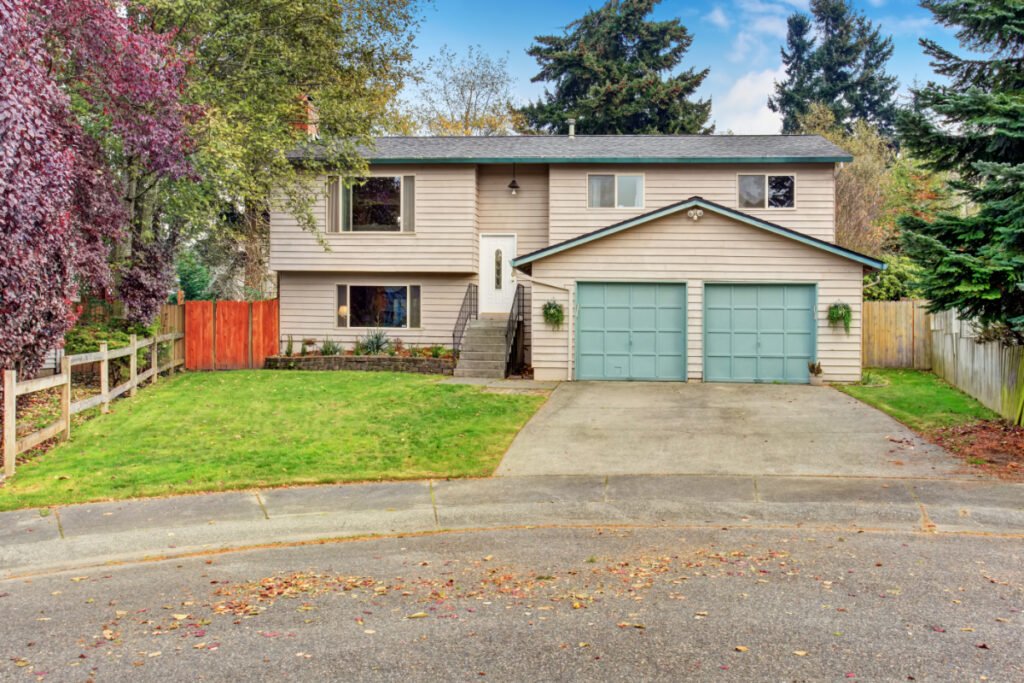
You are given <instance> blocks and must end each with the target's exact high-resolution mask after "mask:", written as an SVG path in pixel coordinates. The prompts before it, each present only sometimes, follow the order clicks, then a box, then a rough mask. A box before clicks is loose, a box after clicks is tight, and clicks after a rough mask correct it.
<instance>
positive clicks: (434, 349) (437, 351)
mask: <svg viewBox="0 0 1024 683" xmlns="http://www.w3.org/2000/svg"><path fill="white" fill-rule="evenodd" d="M443 355H444V347H443V346H441V345H440V344H434V345H433V346H431V347H430V357H431V358H440V357H441V356H443Z"/></svg>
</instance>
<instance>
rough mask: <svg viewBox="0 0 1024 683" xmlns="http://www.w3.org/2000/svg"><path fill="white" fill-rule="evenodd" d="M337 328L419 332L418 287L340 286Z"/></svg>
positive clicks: (338, 289)
mask: <svg viewBox="0 0 1024 683" xmlns="http://www.w3.org/2000/svg"><path fill="white" fill-rule="evenodd" d="M337 304H338V307H337V325H338V327H357V328H358V327H387V328H403V327H404V328H417V327H419V326H420V286H419V285H338V286H337Z"/></svg>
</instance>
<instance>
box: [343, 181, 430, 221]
mask: <svg viewBox="0 0 1024 683" xmlns="http://www.w3.org/2000/svg"><path fill="white" fill-rule="evenodd" d="M415 212H416V177H415V176H411V175H408V176H371V177H369V178H363V179H361V180H357V181H355V182H354V183H353V184H352V186H351V187H346V186H345V183H343V182H342V181H341V179H340V178H339V177H338V176H330V177H328V179H327V232H413V231H414V230H415V228H416V220H415V218H416V217H415Z"/></svg>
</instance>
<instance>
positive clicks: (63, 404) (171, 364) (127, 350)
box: [2, 304, 185, 477]
mask: <svg viewBox="0 0 1024 683" xmlns="http://www.w3.org/2000/svg"><path fill="white" fill-rule="evenodd" d="M181 309H183V306H180V305H171V304H168V305H166V306H164V308H163V310H162V311H161V314H160V334H158V335H156V336H155V337H149V338H146V339H139V338H138V337H136V335H132V336H131V340H130V342H129V344H128V346H125V347H122V348H119V349H113V350H111V349H109V348H108V347H107V344H106V343H102V344H100V350H99V351H93V352H91V353H79V354H75V355H71V356H64V357H63V358H62V359H61V369H60V372H59V373H57V374H54V375H49V376H45V377H36V378H34V379H28V380H19V379H18V373H17V371H15V370H4V373H3V397H4V398H3V400H4V407H3V408H4V410H3V448H2V451H3V468H4V476H5V477H11V476H13V475H14V469H15V463H16V461H17V457H18V456H19V455H21V454H22V453H24V452H25V451H28V450H30V449H32V448H35V447H36V446H38V445H39V444H41V443H43V442H44V441H48V440H50V439H53V438H60V440H62V441H66V440H67V439H68V438H70V436H71V416H72V415H75V414H77V413H80V412H82V411H83V410H89V409H90V408H95V407H97V406H99V408H100V409H101V410H102V412H104V413H105V412H108V411H109V410H110V402H111V401H113V400H114V399H115V398H117V397H118V396H121V395H122V394H125V393H127V394H128V395H129V396H134V395H135V394H136V392H137V391H138V387H139V386H140V385H141V384H143V383H145V382H147V381H148V382H149V383H150V384H155V383H156V381H157V379H158V378H159V376H160V373H162V372H169V371H170V372H173V371H174V370H175V369H177V368H179V367H181V366H183V365H184V364H185V351H184V341H185V316H184V311H183V310H181ZM167 342H171V344H170V354H169V356H170V358H169V360H167V362H165V363H164V364H163V365H160V359H159V345H160V344H164V343H167ZM146 348H148V349H149V350H150V351H149V354H148V355H149V367H147V368H146V369H145V370H142V371H141V372H140V371H139V367H138V365H139V362H138V361H139V351H140V350H143V349H146ZM125 356H127V358H128V379H127V380H126V381H124V382H122V383H121V384H119V385H117V386H115V387H111V386H110V361H112V360H115V359H117V358H122V357H125ZM94 364H98V365H99V379H100V391H99V393H98V394H95V395H93V396H89V397H88V398H84V399H81V400H79V401H75V402H72V401H71V376H72V368H75V367H77V366H81V365H94ZM58 387H59V388H60V391H61V398H60V417H59V418H58V419H57V421H56V422H54V423H53V424H51V425H49V426H47V427H43V428H42V429H39V430H37V431H35V432H32V433H30V434H25V435H23V436H21V437H20V438H19V437H18V430H17V426H18V425H17V400H18V397H19V396H24V395H27V394H34V393H36V392H40V391H46V390H47V389H53V388H58Z"/></svg>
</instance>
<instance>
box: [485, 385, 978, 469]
mask: <svg viewBox="0 0 1024 683" xmlns="http://www.w3.org/2000/svg"><path fill="white" fill-rule="evenodd" d="M497 474H498V475H499V476H523V475H547V474H598V475H615V474H742V475H790V476H794V475H795V476H800V475H812V476H852V477H942V478H949V477H964V478H974V475H970V474H966V473H963V472H962V471H961V468H960V465H959V463H958V462H957V461H956V460H955V459H954V458H953V457H952V456H950V455H949V454H948V453H946V452H945V451H943V450H942V449H940V448H938V447H936V446H932V445H930V444H927V443H925V442H924V441H922V440H921V439H920V438H918V437H917V436H916V435H915V434H914V433H913V432H911V431H910V430H909V429H907V428H906V427H904V426H903V425H901V424H900V423H898V422H896V421H895V420H893V419H892V418H890V417H889V416H887V415H885V414H884V413H881V412H879V411H877V410H875V409H874V408H871V407H870V406H867V405H865V404H863V403H861V402H860V401H857V400H855V399H853V398H850V397H849V396H846V395H845V394H843V393H841V392H839V391H836V390H835V389H831V388H828V387H811V386H790V385H774V384H768V385H748V384H682V383H654V382H651V383H647V382H571V383H566V384H562V385H560V386H559V387H558V388H557V389H556V390H555V391H554V393H553V394H552V395H551V398H550V399H549V400H548V402H547V404H545V405H544V406H543V407H542V408H541V409H540V410H539V411H538V412H537V414H536V415H535V416H534V417H533V419H532V420H531V421H530V422H529V423H528V424H527V425H526V427H525V428H524V429H523V430H522V432H520V433H519V436H517V437H516V439H515V441H514V442H513V443H512V447H511V448H510V449H509V451H508V453H506V455H505V458H504V460H503V461H502V463H501V466H500V467H499V468H498V471H497Z"/></svg>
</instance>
